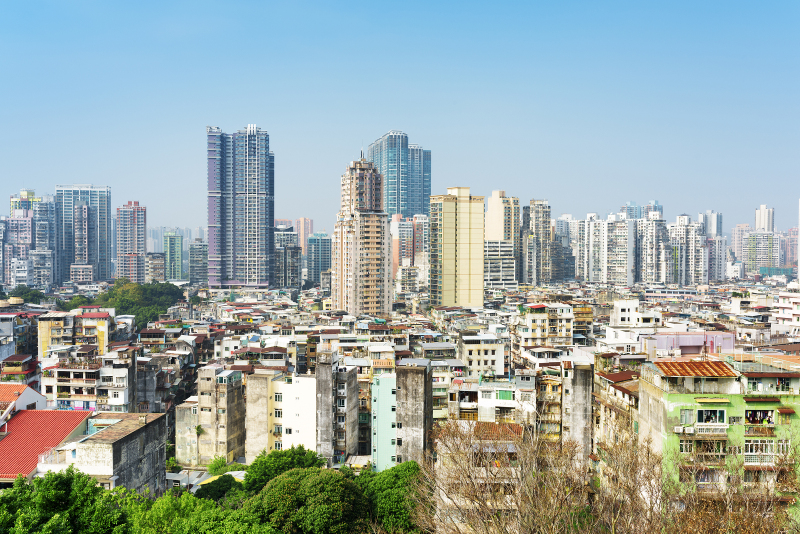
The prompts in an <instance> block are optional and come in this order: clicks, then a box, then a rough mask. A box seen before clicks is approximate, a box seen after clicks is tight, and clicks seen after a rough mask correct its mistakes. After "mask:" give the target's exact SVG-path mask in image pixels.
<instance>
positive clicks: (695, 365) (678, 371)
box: [654, 361, 736, 377]
mask: <svg viewBox="0 0 800 534" xmlns="http://www.w3.org/2000/svg"><path fill="white" fill-rule="evenodd" d="M654 364H655V366H656V367H657V368H658V370H659V371H661V372H662V373H664V376H706V377H720V376H730V377H734V376H736V373H735V372H734V370H733V369H732V368H731V366H730V365H728V364H727V363H725V362H713V361H708V362H654Z"/></svg>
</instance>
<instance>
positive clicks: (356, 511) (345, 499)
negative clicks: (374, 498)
mask: <svg viewBox="0 0 800 534" xmlns="http://www.w3.org/2000/svg"><path fill="white" fill-rule="evenodd" d="M242 511H243V512H244V513H249V514H253V515H255V516H257V517H258V518H259V519H260V520H261V521H263V522H265V523H267V524H268V525H270V526H271V527H272V528H274V529H275V530H278V531H281V532H302V533H303V534H345V533H353V532H364V531H365V529H366V527H367V525H368V523H369V511H368V509H367V506H366V502H365V499H364V495H363V493H362V492H361V489H360V488H359V487H358V486H357V485H356V484H355V482H354V481H352V480H350V479H348V478H347V477H345V476H343V475H342V474H340V473H339V472H337V471H333V470H329V469H320V468H318V467H311V468H307V469H292V470H291V471H287V472H286V473H283V474H282V475H280V476H278V477H276V478H274V479H273V480H271V481H270V483H269V484H267V486H266V487H265V488H264V489H263V490H262V491H261V493H259V494H258V495H256V496H255V497H253V498H252V499H250V501H248V502H247V503H246V504H245V506H244V507H243V508H242Z"/></svg>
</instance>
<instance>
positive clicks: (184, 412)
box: [175, 402, 199, 465]
mask: <svg viewBox="0 0 800 534" xmlns="http://www.w3.org/2000/svg"><path fill="white" fill-rule="evenodd" d="M192 408H194V409H195V411H196V410H197V403H195V402H187V403H183V404H181V405H179V406H177V407H176V408H175V459H176V460H177V462H178V463H179V464H181V465H197V430H196V429H197V425H198V424H199V421H198V417H197V413H192Z"/></svg>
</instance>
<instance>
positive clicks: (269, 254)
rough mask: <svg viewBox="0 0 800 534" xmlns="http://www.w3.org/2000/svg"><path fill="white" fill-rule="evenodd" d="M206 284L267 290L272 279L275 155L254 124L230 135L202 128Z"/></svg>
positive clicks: (217, 130)
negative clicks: (205, 179) (205, 180)
mask: <svg viewBox="0 0 800 534" xmlns="http://www.w3.org/2000/svg"><path fill="white" fill-rule="evenodd" d="M206 134H207V144H208V284H209V287H212V288H221V287H230V286H250V287H266V286H268V285H269V284H270V282H271V281H272V268H273V260H274V257H273V251H274V246H275V244H274V240H273V232H274V216H275V215H274V211H275V196H274V195H275V155H274V154H273V153H272V152H270V150H269V134H267V132H265V131H263V130H261V129H260V128H258V127H257V126H256V125H255V124H248V125H247V128H246V129H244V130H239V131H238V132H236V133H233V134H226V133H223V132H222V130H220V129H219V128H217V127H211V126H209V127H208V128H206Z"/></svg>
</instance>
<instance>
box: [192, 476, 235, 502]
mask: <svg viewBox="0 0 800 534" xmlns="http://www.w3.org/2000/svg"><path fill="white" fill-rule="evenodd" d="M241 489H242V483H241V482H239V481H238V480H236V479H235V478H233V477H232V476H231V475H228V474H225V475H221V476H220V477H219V478H218V479H216V480H214V481H212V482H209V483H207V484H203V485H202V486H200V489H199V490H197V492H196V493H195V494H194V495H195V497H197V498H198V499H211V500H212V501H215V502H219V501H220V500H222V498H223V497H225V494H226V493H228V492H229V491H231V490H241Z"/></svg>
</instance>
